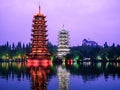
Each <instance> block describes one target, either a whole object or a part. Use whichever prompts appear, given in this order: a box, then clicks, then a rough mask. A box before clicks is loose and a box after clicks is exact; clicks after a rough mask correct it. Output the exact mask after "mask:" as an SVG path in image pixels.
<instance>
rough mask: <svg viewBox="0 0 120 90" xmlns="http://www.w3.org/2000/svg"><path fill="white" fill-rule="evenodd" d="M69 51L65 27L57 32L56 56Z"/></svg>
mask: <svg viewBox="0 0 120 90" xmlns="http://www.w3.org/2000/svg"><path fill="white" fill-rule="evenodd" d="M69 52H70V49H69V32H68V31H66V30H65V29H62V30H61V31H59V34H58V53H57V56H58V57H59V58H62V57H63V56H65V55H66V54H68V53H69Z"/></svg>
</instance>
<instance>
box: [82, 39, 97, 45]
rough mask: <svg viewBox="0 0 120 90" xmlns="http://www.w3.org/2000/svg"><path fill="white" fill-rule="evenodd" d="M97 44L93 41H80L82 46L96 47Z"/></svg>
mask: <svg viewBox="0 0 120 90" xmlns="http://www.w3.org/2000/svg"><path fill="white" fill-rule="evenodd" d="M97 45H98V44H97V43H96V42H95V41H89V40H87V39H84V40H83V41H82V46H97Z"/></svg>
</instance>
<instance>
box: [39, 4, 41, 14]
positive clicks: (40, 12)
mask: <svg viewBox="0 0 120 90" xmlns="http://www.w3.org/2000/svg"><path fill="white" fill-rule="evenodd" d="M40 13H41V7H40V5H39V14H40Z"/></svg>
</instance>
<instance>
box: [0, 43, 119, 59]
mask: <svg viewBox="0 0 120 90" xmlns="http://www.w3.org/2000/svg"><path fill="white" fill-rule="evenodd" d="M30 48H31V45H30V43H28V44H24V43H21V42H18V43H17V44H16V45H15V44H14V43H12V44H9V42H7V43H6V44H4V45H0V59H2V60H7V59H8V60H9V59H11V60H16V59H26V58H28V55H29V53H30ZM48 50H49V52H50V54H51V57H56V55H57V46H56V45H53V44H52V43H50V42H48ZM65 58H66V59H70V58H72V59H75V60H83V59H85V58H87V59H88V58H90V59H93V60H120V45H115V44H114V43H113V44H112V45H111V46H109V45H108V44H107V42H105V44H104V46H100V45H96V46H89V45H81V46H72V47H70V53H69V54H67V55H66V56H65Z"/></svg>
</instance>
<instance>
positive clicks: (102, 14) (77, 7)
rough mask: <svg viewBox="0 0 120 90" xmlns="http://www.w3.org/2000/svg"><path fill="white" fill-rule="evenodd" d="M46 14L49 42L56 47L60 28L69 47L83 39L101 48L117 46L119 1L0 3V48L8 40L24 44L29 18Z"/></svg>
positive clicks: (15, 0) (5, 0)
mask: <svg viewBox="0 0 120 90" xmlns="http://www.w3.org/2000/svg"><path fill="white" fill-rule="evenodd" d="M39 4H40V5H41V12H42V13H43V14H44V15H46V16H47V17H46V20H47V25H48V27H47V30H48V38H49V41H50V42H52V43H53V44H56V45H57V35H58V32H59V31H60V30H61V29H62V26H63V24H64V25H65V29H67V30H68V31H69V34H70V45H71V46H76V45H81V43H82V40H83V39H84V38H86V39H88V38H89V39H90V40H93V41H96V42H97V43H98V44H100V45H103V44H104V43H105V42H106V41H107V42H108V44H109V45H111V44H112V43H113V42H114V43H115V44H120V40H119V37H120V0H0V45H2V44H4V43H6V42H7V41H9V42H10V43H12V42H15V43H17V42H19V41H21V42H22V43H28V42H30V39H31V29H32V20H33V15H34V14H36V13H37V12H38V6H39Z"/></svg>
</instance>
